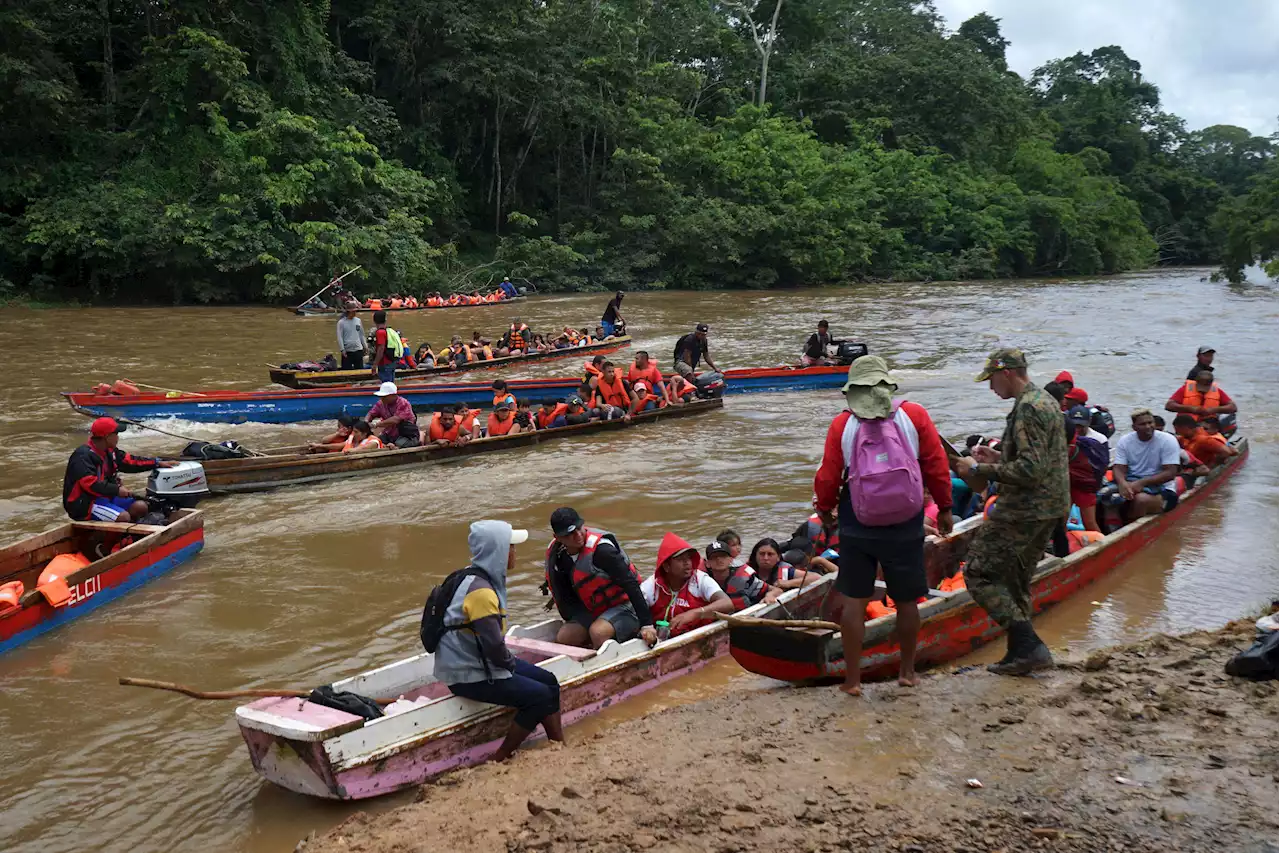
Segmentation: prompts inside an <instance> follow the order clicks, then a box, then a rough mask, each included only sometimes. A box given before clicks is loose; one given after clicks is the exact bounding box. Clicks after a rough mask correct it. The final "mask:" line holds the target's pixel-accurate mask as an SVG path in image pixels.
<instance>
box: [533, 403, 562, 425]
mask: <svg viewBox="0 0 1280 853" xmlns="http://www.w3.org/2000/svg"><path fill="white" fill-rule="evenodd" d="M541 406H542V407H541V408H540V409H538V411H537V412H536V413H535V414H534V416H533V420H534V423H535V424H536V425H537V427H538V429H557V428H559V427H562V426H564V425H565V413H566V412H568V411H569V407H568V406H567V405H565V404H564V403H558V402H556V401H555V400H543V401H542V404H541Z"/></svg>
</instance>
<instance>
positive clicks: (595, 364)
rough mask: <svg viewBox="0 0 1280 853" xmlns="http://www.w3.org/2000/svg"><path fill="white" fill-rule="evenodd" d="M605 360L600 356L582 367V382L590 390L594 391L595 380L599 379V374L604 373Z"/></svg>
mask: <svg viewBox="0 0 1280 853" xmlns="http://www.w3.org/2000/svg"><path fill="white" fill-rule="evenodd" d="M605 361H606V359H605V357H604V356H602V355H597V356H596V357H594V358H592V359H591V360H590V361H588V362H587V363H586V364H584V365H582V369H583V370H584V371H585V372H584V373H583V374H582V381H583V382H584V383H586V384H587V385H589V386H590V388H591V390H592V391H594V390H595V389H596V380H598V379H599V378H600V374H602V373H604V363H605Z"/></svg>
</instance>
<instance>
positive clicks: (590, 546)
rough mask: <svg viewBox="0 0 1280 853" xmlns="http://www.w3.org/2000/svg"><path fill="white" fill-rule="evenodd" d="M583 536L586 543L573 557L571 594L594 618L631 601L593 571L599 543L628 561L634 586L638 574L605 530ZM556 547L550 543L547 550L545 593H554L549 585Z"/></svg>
mask: <svg viewBox="0 0 1280 853" xmlns="http://www.w3.org/2000/svg"><path fill="white" fill-rule="evenodd" d="M583 532H584V533H586V535H587V541H586V543H585V544H584V545H583V546H582V550H581V551H579V552H578V553H577V555H576V556H575V557H574V562H573V574H572V581H573V590H574V592H576V593H577V594H578V599H579V600H580V601H581V602H582V606H583V607H585V608H587V612H588V613H590V614H591V616H592V617H597V616H599V615H600V614H601V613H604V612H605V611H606V610H608V609H609V608H611V607H617V606H619V605H622V604H626V603H627V602H629V601H631V598H630V597H629V596H628V595H627V591H626V590H624V589H623V588H622V587H620V586H618V585H617V584H616V583H614V582H613V578H611V577H609V575H608V574H606V573H605V572H603V571H601V570H600V569H598V568H596V566H595V563H594V562H593V560H594V557H595V553H596V547H597V546H599V544H600V541H601V540H602V539H607V540H609V542H610V544H612V545H613V546H614V547H616V548H617V549H618V553H619V554H621V555H622V559H624V560H626V561H627V566H628V568H630V570H631V576H632V577H633V578H635V580H636V583H637V584H638V583H640V573H639V572H637V571H636V567H635V566H634V565H632V563H631V558H630V557H628V556H627V552H626V551H624V550H622V545H620V544H619V543H618V537H616V536H614V535H613V534H612V533H609V532H607V531H604V530H589V529H584V530H583ZM556 546H557V543H556V542H552V543H551V544H550V545H548V546H547V560H546V580H547V588H548V589H555V587H554V586H552V584H551V573H552V572H553V571H555V568H556V566H555V554H556Z"/></svg>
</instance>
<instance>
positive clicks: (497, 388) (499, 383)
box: [493, 379, 516, 409]
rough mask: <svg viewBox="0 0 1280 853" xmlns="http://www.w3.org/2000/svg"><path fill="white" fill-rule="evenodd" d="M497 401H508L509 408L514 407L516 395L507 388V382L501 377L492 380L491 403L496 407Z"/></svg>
mask: <svg viewBox="0 0 1280 853" xmlns="http://www.w3.org/2000/svg"><path fill="white" fill-rule="evenodd" d="M499 403H510V404H511V408H513V409H514V408H515V404H516V395H515V394H512V393H511V392H510V391H508V390H507V383H506V381H505V380H503V379H495V380H493V405H494V408H497V407H498V404H499Z"/></svg>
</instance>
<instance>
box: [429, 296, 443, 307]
mask: <svg viewBox="0 0 1280 853" xmlns="http://www.w3.org/2000/svg"><path fill="white" fill-rule="evenodd" d="M443 304H444V300H443V299H441V298H440V297H439V296H428V297H427V307H428V308H439V307H440V306H441V305H443Z"/></svg>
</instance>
